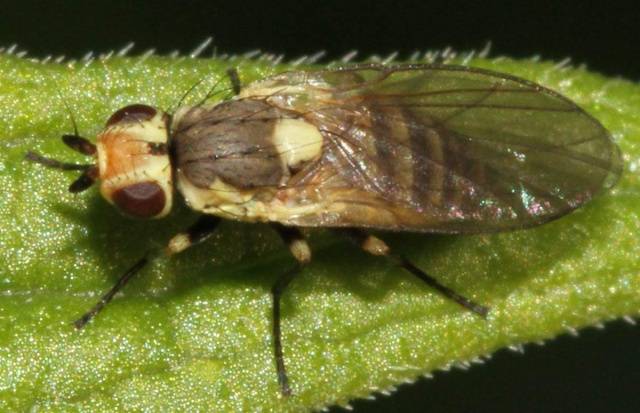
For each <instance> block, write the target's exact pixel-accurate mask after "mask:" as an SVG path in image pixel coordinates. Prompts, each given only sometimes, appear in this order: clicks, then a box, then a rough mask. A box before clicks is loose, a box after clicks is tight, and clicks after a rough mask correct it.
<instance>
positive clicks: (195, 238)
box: [73, 215, 220, 329]
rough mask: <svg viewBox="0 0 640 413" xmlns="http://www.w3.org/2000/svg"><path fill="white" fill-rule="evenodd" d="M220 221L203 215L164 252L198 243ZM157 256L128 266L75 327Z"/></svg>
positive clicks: (86, 319) (97, 311) (79, 326)
mask: <svg viewBox="0 0 640 413" xmlns="http://www.w3.org/2000/svg"><path fill="white" fill-rule="evenodd" d="M219 222H220V218H217V217H214V216H211V215H203V216H201V217H200V219H198V221H196V223H195V224H193V225H192V226H191V227H189V228H188V229H187V230H186V231H184V232H181V233H179V234H177V235H176V236H174V237H173V238H171V240H170V241H169V244H168V245H167V247H166V249H165V253H166V254H167V255H169V256H171V255H174V254H177V253H179V252H182V251H184V250H186V249H187V248H189V247H191V246H193V245H195V244H197V243H200V242H202V241H204V240H205V239H207V238H208V237H209V235H211V234H212V233H213V231H214V230H215V229H216V227H217V226H218V223H219ZM157 256H158V254H157V251H151V252H149V253H147V254H145V256H144V257H142V258H140V259H139V260H138V261H137V262H136V263H135V264H134V265H133V266H132V267H131V268H129V269H128V270H127V271H126V272H125V273H124V274H123V275H122V276H120V278H119V279H118V281H117V282H116V283H115V285H114V286H113V287H112V288H111V289H110V290H109V291H107V292H106V293H105V294H104V295H103V296H102V297H101V298H100V301H98V302H97V303H96V305H94V306H93V307H92V308H91V309H90V310H89V311H87V312H86V313H84V315H82V317H80V318H79V319H77V320H76V321H75V322H74V323H73V324H74V325H75V326H76V328H78V329H81V328H83V327H84V326H85V325H86V324H87V323H88V322H89V321H91V319H93V317H95V316H96V315H97V314H98V313H99V312H100V311H102V309H103V308H104V307H105V306H106V305H107V304H109V302H110V301H111V300H112V299H113V297H114V296H115V295H116V294H117V293H118V291H120V290H121V289H122V288H123V287H124V286H125V285H127V283H128V282H129V281H130V280H131V279H132V278H133V276H134V275H136V274H137V273H138V272H140V270H141V269H142V268H144V266H145V265H147V264H148V263H149V261H150V260H153V259H154V258H156V257H157Z"/></svg>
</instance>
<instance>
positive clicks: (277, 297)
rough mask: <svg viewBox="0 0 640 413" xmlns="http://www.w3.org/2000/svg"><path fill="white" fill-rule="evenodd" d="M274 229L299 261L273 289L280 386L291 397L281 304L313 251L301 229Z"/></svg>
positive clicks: (274, 348)
mask: <svg viewBox="0 0 640 413" xmlns="http://www.w3.org/2000/svg"><path fill="white" fill-rule="evenodd" d="M272 227H273V228H274V229H275V230H276V232H278V234H279V235H280V237H281V238H282V240H283V241H284V243H285V244H287V246H288V247H289V250H290V251H291V254H292V255H293V257H294V258H295V259H296V261H298V263H297V264H296V266H295V267H294V268H293V269H291V270H289V271H288V272H286V273H284V274H283V275H281V276H280V277H279V278H278V279H277V280H276V282H275V283H274V284H273V286H272V287H271V296H272V297H273V332H272V333H273V351H274V356H275V361H276V371H277V373H278V384H279V385H280V392H281V393H282V395H284V396H289V395H291V388H290V387H289V378H288V377H287V370H286V367H285V363H284V353H283V351H282V329H281V327H280V318H281V313H280V304H281V298H282V294H283V293H284V291H285V289H286V288H287V286H288V285H289V284H290V283H291V281H293V279H294V278H295V276H296V275H297V274H299V273H300V270H301V269H302V267H303V266H304V265H305V264H307V263H308V262H309V261H311V249H310V248H309V244H308V243H307V240H306V239H305V238H304V235H303V234H302V232H300V230H299V229H297V228H294V227H285V226H284V225H281V224H272Z"/></svg>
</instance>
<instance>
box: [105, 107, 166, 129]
mask: <svg viewBox="0 0 640 413" xmlns="http://www.w3.org/2000/svg"><path fill="white" fill-rule="evenodd" d="M156 113H157V111H156V110H155V109H154V108H152V107H151V106H147V105H142V104H135V105H129V106H125V107H123V108H122V109H119V110H117V111H116V112H115V113H114V114H113V115H111V117H110V118H109V120H108V121H107V126H111V125H114V124H116V123H120V122H126V123H130V122H143V121H146V120H149V119H151V118H153V117H154V116H155V115H156Z"/></svg>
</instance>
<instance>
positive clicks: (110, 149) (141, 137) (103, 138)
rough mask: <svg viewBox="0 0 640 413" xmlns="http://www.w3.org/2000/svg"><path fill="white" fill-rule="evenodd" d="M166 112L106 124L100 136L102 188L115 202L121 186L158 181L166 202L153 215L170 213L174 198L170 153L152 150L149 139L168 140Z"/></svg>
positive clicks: (107, 197) (98, 150)
mask: <svg viewBox="0 0 640 413" xmlns="http://www.w3.org/2000/svg"><path fill="white" fill-rule="evenodd" d="M163 116H164V114H163V113H161V112H158V113H157V114H156V115H155V116H154V117H153V118H151V119H148V120H144V121H139V122H128V123H124V124H119V123H117V124H114V125H112V126H109V127H107V128H106V129H105V130H104V131H103V132H102V133H101V134H100V135H98V138H97V144H96V149H97V154H98V168H99V170H100V179H101V183H100V192H101V194H102V196H103V197H104V198H105V199H106V200H107V201H109V202H110V203H113V194H114V192H115V191H117V190H118V189H120V188H124V187H126V186H129V185H134V184H137V183H140V182H148V181H151V182H155V183H157V184H158V185H159V186H160V187H161V188H162V191H163V192H164V195H165V206H164V208H163V210H162V211H161V212H160V213H158V214H157V215H156V216H154V218H161V217H163V216H165V215H167V214H168V213H169V211H170V210H171V206H172V200H173V183H172V177H171V165H170V161H169V156H168V154H164V155H162V154H161V155H157V154H152V153H151V152H150V149H149V143H162V144H166V143H167V137H168V131H167V129H166V125H165V121H164V118H163Z"/></svg>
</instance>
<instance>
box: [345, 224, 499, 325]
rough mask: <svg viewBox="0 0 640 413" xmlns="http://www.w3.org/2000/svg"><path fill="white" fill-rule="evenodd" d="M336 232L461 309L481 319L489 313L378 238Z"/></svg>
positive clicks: (362, 233)
mask: <svg viewBox="0 0 640 413" xmlns="http://www.w3.org/2000/svg"><path fill="white" fill-rule="evenodd" d="M338 231H339V232H340V233H342V234H344V235H346V236H347V237H348V238H349V240H351V241H352V242H353V243H354V244H356V245H358V246H359V247H360V248H362V249H363V250H364V251H365V252H368V253H369V254H371V255H379V256H384V257H387V258H389V259H390V260H391V261H392V262H393V263H394V264H396V265H397V266H399V267H401V268H404V269H405V270H407V271H409V272H410V273H411V274H413V275H415V276H416V277H418V278H419V279H420V280H422V281H423V282H424V283H425V284H427V285H428V286H429V287H431V288H433V289H434V290H436V291H437V292H439V293H440V294H442V295H443V296H445V297H446V298H448V299H450V300H453V301H454V302H455V303H457V304H459V305H461V306H462V307H464V308H466V309H467V310H469V311H471V312H473V313H475V314H477V315H479V316H480V317H482V318H486V317H487V313H488V312H489V308H488V307H485V306H483V305H480V304H478V303H476V302H474V301H472V300H471V299H469V298H467V297H465V296H463V295H461V294H459V293H457V292H455V291H454V290H452V289H451V288H449V287H446V286H444V285H442V284H440V282H439V281H438V280H436V279H435V278H433V277H432V276H430V275H429V274H427V273H426V272H424V271H423V270H421V269H420V268H418V267H416V266H415V265H414V264H413V263H411V261H409V260H408V259H407V258H405V257H404V256H402V255H398V254H394V253H392V252H391V248H389V246H388V245H387V244H386V243H385V242H384V241H382V240H381V239H380V238H378V237H375V236H373V235H370V234H367V233H366V232H364V231H361V230H359V229H351V228H350V229H340V230H338Z"/></svg>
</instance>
